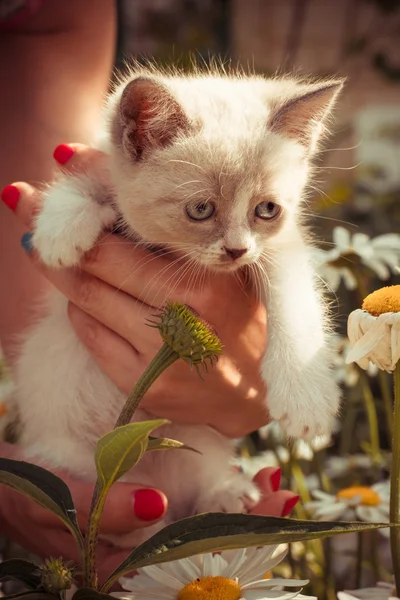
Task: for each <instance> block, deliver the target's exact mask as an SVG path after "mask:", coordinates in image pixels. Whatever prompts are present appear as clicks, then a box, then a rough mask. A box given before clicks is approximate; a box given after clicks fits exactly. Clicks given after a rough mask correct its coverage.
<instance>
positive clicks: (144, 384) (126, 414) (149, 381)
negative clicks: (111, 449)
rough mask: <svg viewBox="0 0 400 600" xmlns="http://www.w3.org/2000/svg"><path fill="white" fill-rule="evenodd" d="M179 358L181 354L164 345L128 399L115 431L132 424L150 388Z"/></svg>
mask: <svg viewBox="0 0 400 600" xmlns="http://www.w3.org/2000/svg"><path fill="white" fill-rule="evenodd" d="M178 358H179V354H178V353H177V352H175V350H173V349H172V348H171V347H170V346H169V345H168V344H165V343H164V344H163V346H162V347H161V349H160V350H159V352H158V353H157V354H156V356H155V357H154V358H153V360H152V361H151V363H150V364H149V366H148V367H147V369H146V370H145V372H144V373H143V375H142V376H141V378H140V379H139V381H138V382H137V383H136V385H135V387H134V388H133V390H132V391H131V393H130V394H129V396H128V398H127V399H126V402H125V405H124V407H123V409H122V411H121V414H120V415H119V417H118V420H117V422H116V424H115V427H114V429H115V428H116V427H121V425H127V424H128V423H130V422H131V420H132V417H133V415H134V413H135V411H136V409H137V408H138V406H139V404H140V402H141V400H142V398H143V396H144V395H145V393H146V392H147V390H148V389H149V387H150V386H152V385H153V383H154V382H155V380H156V379H157V378H158V377H159V376H160V375H161V373H162V372H163V371H165V369H167V368H168V367H169V366H171V365H172V363H174V362H175V361H176V360H178Z"/></svg>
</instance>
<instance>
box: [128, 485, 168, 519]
mask: <svg viewBox="0 0 400 600" xmlns="http://www.w3.org/2000/svg"><path fill="white" fill-rule="evenodd" d="M165 508H166V506H165V502H164V498H163V497H162V496H161V495H160V494H159V493H158V492H156V491H155V490H137V492H135V493H134V494H133V512H134V514H135V517H137V518H138V519H140V520H141V521H156V520H157V519H159V518H160V517H162V516H163V514H164V512H165Z"/></svg>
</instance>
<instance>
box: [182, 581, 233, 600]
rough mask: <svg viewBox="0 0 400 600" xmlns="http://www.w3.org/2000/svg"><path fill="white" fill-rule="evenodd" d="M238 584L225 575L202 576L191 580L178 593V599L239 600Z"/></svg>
mask: <svg viewBox="0 0 400 600" xmlns="http://www.w3.org/2000/svg"><path fill="white" fill-rule="evenodd" d="M241 596H242V592H241V591H240V587H239V584H238V583H236V581H233V579H227V578H226V577H202V578H201V579H195V580H194V581H191V582H190V583H188V584H187V585H185V587H184V588H183V589H182V590H181V591H180V592H179V593H178V596H177V598H178V600H239V599H240V598H241Z"/></svg>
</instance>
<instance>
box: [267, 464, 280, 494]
mask: <svg viewBox="0 0 400 600" xmlns="http://www.w3.org/2000/svg"><path fill="white" fill-rule="evenodd" d="M281 477H282V470H281V469H280V468H278V469H276V471H274V472H273V473H272V475H271V477H270V478H269V480H270V482H271V487H272V491H273V492H277V491H278V490H279V488H280V487H281Z"/></svg>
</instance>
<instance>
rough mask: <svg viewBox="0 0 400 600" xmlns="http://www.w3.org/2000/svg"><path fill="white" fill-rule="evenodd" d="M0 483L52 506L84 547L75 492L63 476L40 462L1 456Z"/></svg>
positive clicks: (41, 504) (46, 505)
mask: <svg viewBox="0 0 400 600" xmlns="http://www.w3.org/2000/svg"><path fill="white" fill-rule="evenodd" d="M0 483H4V484H5V485H8V486H9V487H11V488H13V489H14V490H17V491H18V492H21V493H22V494H25V495H26V496H29V498H31V499H32V500H34V501H35V502H36V503H37V504H40V506H43V508H47V509H48V510H51V511H52V512H53V513H54V514H55V515H57V517H59V518H60V519H61V521H62V522H63V523H64V525H66V526H67V527H68V529H69V530H70V531H71V533H72V534H73V535H74V537H75V539H76V540H77V542H78V544H79V546H80V548H83V538H82V534H81V531H80V529H79V526H78V521H77V519H76V509H75V505H74V503H73V500H72V496H71V492H70V491H69V489H68V486H67V485H66V484H65V483H64V482H63V480H62V479H60V478H59V477H57V476H56V475H54V473H51V472H50V471H47V469H43V468H42V467H38V466H37V465H32V464H30V463H28V462H24V461H19V460H12V459H10V458H0Z"/></svg>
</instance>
